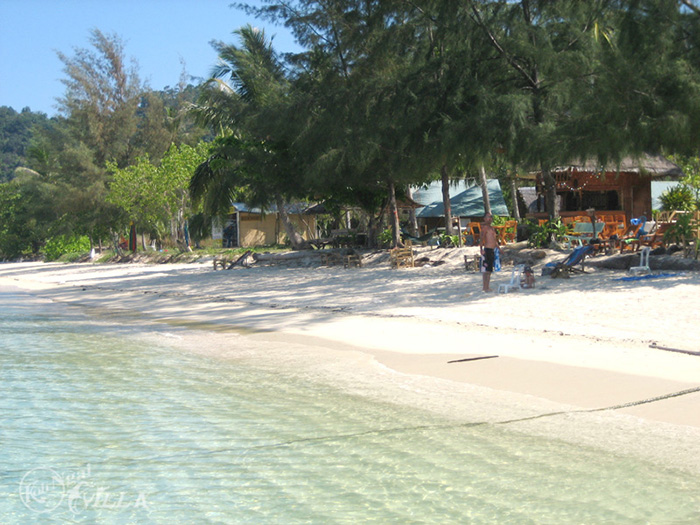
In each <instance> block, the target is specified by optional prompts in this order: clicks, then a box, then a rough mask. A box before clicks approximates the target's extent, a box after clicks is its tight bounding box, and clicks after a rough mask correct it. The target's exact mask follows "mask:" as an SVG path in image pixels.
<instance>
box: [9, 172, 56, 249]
mask: <svg viewBox="0 0 700 525" xmlns="http://www.w3.org/2000/svg"><path fill="white" fill-rule="evenodd" d="M55 194H56V186H55V185H54V184H51V183H49V182H47V181H45V180H44V179H43V178H42V177H41V175H39V174H38V173H35V172H32V171H31V170H24V171H21V172H19V174H18V176H17V177H15V179H14V180H13V181H12V182H8V183H4V184H0V259H17V258H20V257H32V256H36V255H38V254H39V251H40V249H41V247H42V246H43V244H44V242H45V240H46V238H47V237H48V236H49V235H50V234H51V231H52V230H57V229H59V228H60V227H61V221H60V218H59V217H58V216H57V215H56V214H55V212H54V210H53V207H52V203H53V199H54V196H55Z"/></svg>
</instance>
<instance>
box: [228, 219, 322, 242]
mask: <svg viewBox="0 0 700 525" xmlns="http://www.w3.org/2000/svg"><path fill="white" fill-rule="evenodd" d="M289 218H290V220H291V222H292V224H294V227H295V228H296V230H297V231H298V232H299V233H300V234H301V236H302V238H303V239H305V240H309V239H310V238H311V234H310V232H309V230H311V232H315V231H316V217H315V216H314V215H290V216H289ZM307 225H308V227H307ZM286 239H287V233H286V232H285V231H284V226H282V223H281V221H279V220H278V218H277V214H276V213H268V214H267V215H264V216H263V215H260V214H257V213H241V214H240V243H241V247H244V248H249V247H252V246H265V245H271V244H283V243H284V242H285V240H286Z"/></svg>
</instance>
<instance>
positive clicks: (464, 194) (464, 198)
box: [412, 179, 509, 232]
mask: <svg viewBox="0 0 700 525" xmlns="http://www.w3.org/2000/svg"><path fill="white" fill-rule="evenodd" d="M487 188H488V193H489V203H490V204H491V213H492V214H493V215H500V216H504V217H507V216H508V215H509V212H508V207H507V206H506V202H505V200H504V198H503V192H502V191H501V185H500V183H499V182H498V180H497V179H491V180H488V181H487ZM449 195H450V208H451V211H452V217H454V218H457V217H459V220H460V229H463V228H465V227H466V225H467V224H468V223H469V222H471V221H481V219H482V217H483V216H484V213H485V212H484V197H483V193H482V191H481V186H479V185H478V184H474V183H471V184H470V183H468V182H467V181H464V180H461V181H456V182H455V183H454V184H451V185H450V188H449ZM412 197H413V200H415V201H416V202H418V203H420V204H422V205H423V207H422V208H421V209H420V210H419V211H417V212H416V219H417V220H418V224H419V227H420V229H421V231H423V232H427V231H430V230H431V229H433V228H444V226H445V206H444V204H443V202H442V183H441V182H440V181H434V182H432V183H431V184H430V185H429V186H427V187H421V188H415V189H414V190H413V191H412Z"/></svg>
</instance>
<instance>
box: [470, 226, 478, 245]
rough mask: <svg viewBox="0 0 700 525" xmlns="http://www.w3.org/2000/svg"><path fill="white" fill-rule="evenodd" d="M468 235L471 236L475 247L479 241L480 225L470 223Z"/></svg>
mask: <svg viewBox="0 0 700 525" xmlns="http://www.w3.org/2000/svg"><path fill="white" fill-rule="evenodd" d="M469 235H471V236H472V238H473V239H474V244H475V245H477V244H479V240H480V239H481V224H479V223H478V222H470V223H469Z"/></svg>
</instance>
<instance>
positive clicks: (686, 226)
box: [664, 213, 700, 259]
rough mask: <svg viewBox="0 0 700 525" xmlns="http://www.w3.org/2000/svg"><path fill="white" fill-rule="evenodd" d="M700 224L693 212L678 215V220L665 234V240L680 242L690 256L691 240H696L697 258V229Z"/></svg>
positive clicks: (698, 242) (699, 241)
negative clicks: (696, 221) (697, 222)
mask: <svg viewBox="0 0 700 525" xmlns="http://www.w3.org/2000/svg"><path fill="white" fill-rule="evenodd" d="M699 226H700V225H698V224H696V223H695V220H694V218H693V214H692V213H683V214H679V215H678V216H677V219H676V222H675V223H674V224H673V225H672V226H671V227H670V228H669V229H668V230H667V231H666V233H665V234H664V240H665V241H667V242H668V241H670V242H675V243H678V244H680V245H681V246H682V247H683V249H684V252H685V256H686V257H688V256H689V255H690V252H691V242H693V241H694V242H695V258H696V259H697V257H698V245H699V244H700V239H698V238H697V231H698V227H699Z"/></svg>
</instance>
